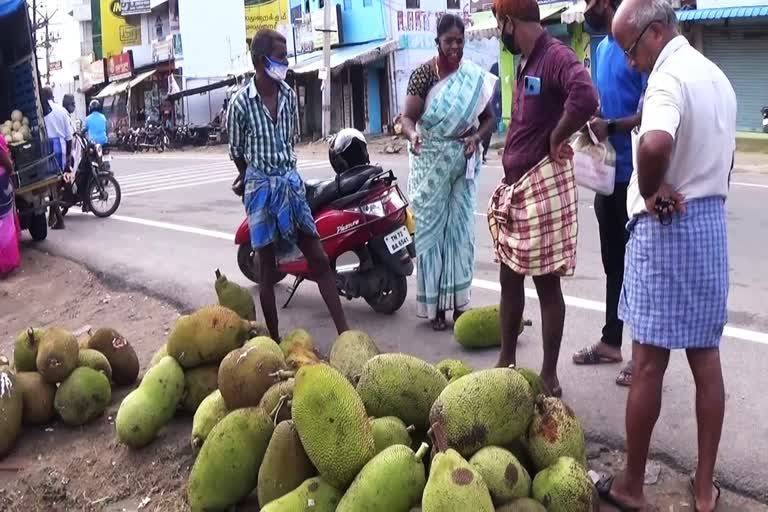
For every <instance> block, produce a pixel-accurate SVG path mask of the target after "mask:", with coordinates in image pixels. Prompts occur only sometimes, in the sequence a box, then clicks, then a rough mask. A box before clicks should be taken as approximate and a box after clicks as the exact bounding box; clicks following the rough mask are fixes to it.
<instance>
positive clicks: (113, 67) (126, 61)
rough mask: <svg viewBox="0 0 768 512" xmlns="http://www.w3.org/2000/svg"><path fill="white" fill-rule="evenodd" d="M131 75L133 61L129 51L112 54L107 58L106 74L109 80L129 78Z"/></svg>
mask: <svg viewBox="0 0 768 512" xmlns="http://www.w3.org/2000/svg"><path fill="white" fill-rule="evenodd" d="M131 75H133V63H132V59H131V54H130V53H127V52H126V53H121V54H118V55H113V56H112V57H109V58H108V59H107V76H108V77H109V80H110V81H115V80H122V79H124V78H130V77H131Z"/></svg>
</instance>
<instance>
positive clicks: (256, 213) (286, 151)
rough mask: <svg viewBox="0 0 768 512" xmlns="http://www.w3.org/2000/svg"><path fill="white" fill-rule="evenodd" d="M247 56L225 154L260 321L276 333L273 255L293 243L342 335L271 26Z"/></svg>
mask: <svg viewBox="0 0 768 512" xmlns="http://www.w3.org/2000/svg"><path fill="white" fill-rule="evenodd" d="M251 58H252V60H253V67H254V70H255V75H254V77H253V79H252V80H251V81H250V82H249V83H248V85H247V86H245V87H244V88H243V89H241V90H240V91H239V92H238V93H237V94H236V95H235V96H234V98H233V99H232V102H231V104H230V107H229V112H228V120H227V127H228V133H229V154H230V157H231V158H232V160H233V161H234V163H235V166H236V167H237V170H238V177H237V179H236V180H235V182H234V183H233V186H232V188H233V190H234V192H235V193H236V194H238V195H242V196H243V203H244V205H245V211H246V214H247V216H248V225H249V228H250V231H251V245H252V247H253V249H254V250H255V251H256V253H257V254H256V257H257V258H258V264H259V268H260V274H261V275H260V286H259V297H260V299H261V309H262V311H263V313H264V320H265V322H266V324H267V327H268V328H269V333H270V335H271V336H272V338H273V339H275V340H279V339H280V334H279V330H278V320H277V306H276V305H275V291H274V284H275V282H276V275H277V259H278V258H279V257H280V256H281V255H283V254H287V253H290V252H292V249H293V247H295V246H297V245H298V247H299V249H301V252H302V253H303V254H304V257H305V258H306V259H307V262H308V264H309V266H310V268H311V270H312V273H313V278H314V280H315V281H316V282H317V285H318V288H320V293H321V294H322V296H323V300H324V301H325V304H326V306H327V307H328V311H329V312H330V314H331V317H332V318H333V322H334V324H335V326H336V330H337V332H338V333H339V334H341V333H342V332H344V331H347V330H349V327H348V326H347V320H346V317H345V316H344V312H343V311H342V309H341V301H340V299H339V293H338V289H337V287H336V280H335V277H334V273H333V271H332V270H331V266H330V263H329V261H328V256H327V255H326V254H325V251H324V250H323V246H322V244H321V243H320V238H319V235H318V233H317V228H316V226H315V221H314V219H313V218H312V212H311V210H310V207H309V204H308V203H307V199H306V193H305V188H304V182H303V181H302V179H301V177H300V176H299V173H298V171H297V168H296V163H297V162H296V152H295V149H294V135H295V133H296V119H297V118H298V101H297V99H296V93H295V92H294V91H293V89H291V88H290V87H289V86H288V84H286V83H285V77H286V74H287V72H288V49H287V46H286V40H285V37H283V36H282V35H281V34H280V33H279V32H276V31H274V30H269V29H263V30H260V31H259V32H258V33H257V34H256V36H255V37H254V38H253V40H252V43H251Z"/></svg>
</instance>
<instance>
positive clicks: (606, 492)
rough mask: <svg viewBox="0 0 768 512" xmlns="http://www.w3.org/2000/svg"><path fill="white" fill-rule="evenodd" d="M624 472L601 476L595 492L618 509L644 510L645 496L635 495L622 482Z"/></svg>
mask: <svg viewBox="0 0 768 512" xmlns="http://www.w3.org/2000/svg"><path fill="white" fill-rule="evenodd" d="M624 478H625V477H624V474H623V473H622V474H620V475H616V476H610V477H607V478H603V479H602V480H600V481H599V482H598V483H597V492H598V493H599V494H600V497H601V498H602V499H603V500H605V501H606V502H608V503H610V504H611V505H614V506H615V507H616V508H618V509H620V510H645V506H646V504H645V496H644V495H643V494H642V491H641V494H640V495H639V496H635V495H633V494H632V493H630V492H629V491H628V490H627V488H626V487H627V486H626V485H625V484H624Z"/></svg>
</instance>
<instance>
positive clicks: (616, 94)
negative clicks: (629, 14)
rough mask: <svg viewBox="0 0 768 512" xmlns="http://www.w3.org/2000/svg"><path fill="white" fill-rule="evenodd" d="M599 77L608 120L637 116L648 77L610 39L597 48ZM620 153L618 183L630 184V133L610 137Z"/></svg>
mask: <svg viewBox="0 0 768 512" xmlns="http://www.w3.org/2000/svg"><path fill="white" fill-rule="evenodd" d="M594 61H595V76H596V80H595V81H596V82H597V89H598V93H599V94H600V110H601V111H602V113H603V118H604V119H619V118H622V117H629V116H632V115H634V114H636V113H637V108H638V104H639V103H640V97H641V96H642V95H643V91H645V86H646V84H647V82H648V77H647V76H646V75H644V74H641V73H639V72H638V71H635V70H633V69H632V68H631V67H630V66H629V62H628V61H627V57H626V56H625V55H624V50H622V49H621V46H619V44H618V43H617V42H616V41H615V40H614V39H613V37H612V36H610V35H609V36H606V37H605V39H603V40H602V41H600V44H599V45H598V46H597V52H596V56H595V59H594ZM609 140H610V142H611V145H612V146H613V148H614V149H615V150H616V183H629V179H630V177H631V176H632V139H631V136H630V134H629V133H617V134H615V135H612V136H611V137H610V139H609Z"/></svg>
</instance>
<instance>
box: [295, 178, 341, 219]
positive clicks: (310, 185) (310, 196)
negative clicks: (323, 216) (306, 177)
mask: <svg viewBox="0 0 768 512" xmlns="http://www.w3.org/2000/svg"><path fill="white" fill-rule="evenodd" d="M304 187H305V188H306V189H307V202H308V203H309V209H310V210H312V213H316V212H317V211H319V210H320V209H321V208H322V207H323V206H325V205H327V204H330V203H332V202H334V201H335V200H336V199H338V198H339V195H338V188H337V187H336V180H334V179H330V180H310V181H307V182H305V183H304Z"/></svg>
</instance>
